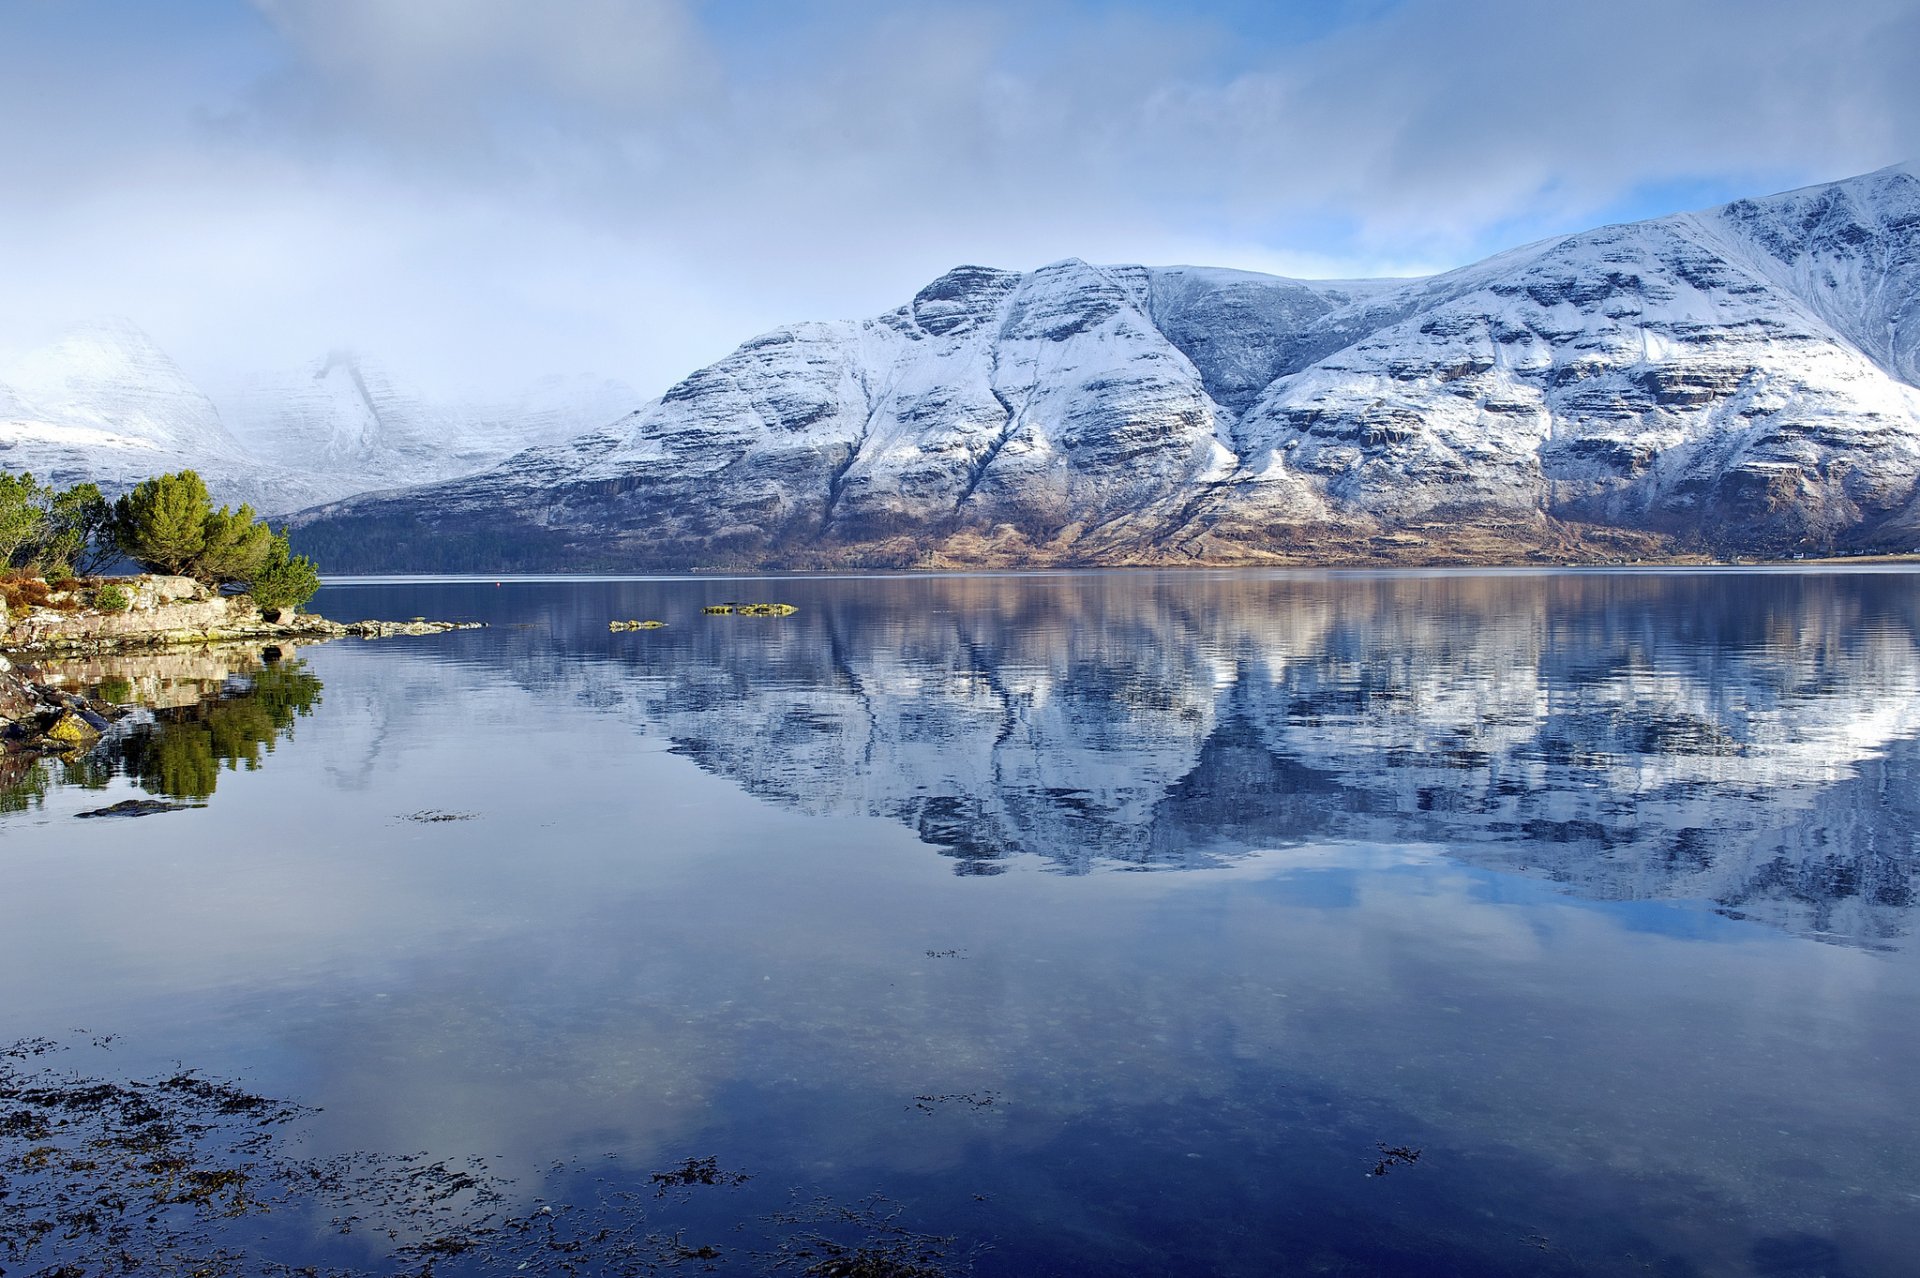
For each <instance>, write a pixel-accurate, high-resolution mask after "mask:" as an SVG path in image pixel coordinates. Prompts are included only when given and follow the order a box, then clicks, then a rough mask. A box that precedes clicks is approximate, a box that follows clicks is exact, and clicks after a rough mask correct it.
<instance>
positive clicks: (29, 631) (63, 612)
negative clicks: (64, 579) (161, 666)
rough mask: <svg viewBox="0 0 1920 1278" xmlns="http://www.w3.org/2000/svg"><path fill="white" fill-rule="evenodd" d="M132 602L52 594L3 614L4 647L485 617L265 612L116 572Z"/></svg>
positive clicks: (311, 633)
mask: <svg viewBox="0 0 1920 1278" xmlns="http://www.w3.org/2000/svg"><path fill="white" fill-rule="evenodd" d="M113 584H115V585H116V586H118V587H119V589H120V591H121V593H122V595H123V596H124V597H125V598H126V599H127V601H128V606H127V607H125V608H119V607H102V606H100V605H99V603H98V601H97V597H96V596H97V591H96V587H95V585H94V584H93V583H82V584H80V585H78V586H76V588H74V589H72V590H69V591H55V592H52V593H51V594H49V595H47V596H46V602H45V604H44V605H43V606H38V607H33V608H30V609H28V610H26V611H24V612H22V613H19V614H18V615H11V614H5V613H0V652H17V653H63V654H75V653H89V652H114V651H121V650H125V649H136V648H155V647H166V646H168V645H178V644H214V643H225V642H230V641H234V640H265V641H281V640H308V641H311V640H317V639H330V638H339V637H342V636H348V635H354V636H359V637H361V638H368V639H380V638H387V637H390V636H394V635H427V634H441V633H444V632H446V631H449V630H471V629H478V628H479V627H480V625H481V623H480V622H455V621H428V620H425V619H423V618H416V619H414V620H411V621H350V622H338V621H329V620H328V619H327V618H325V617H319V616H315V615H314V614H312V613H306V612H300V611H298V610H297V609H286V610H283V611H281V612H275V613H273V614H272V615H270V616H263V615H262V614H261V611H260V609H259V608H257V607H255V606H254V602H253V600H252V599H251V598H250V597H248V596H246V595H229V594H222V593H220V592H219V591H216V590H212V589H210V588H208V587H206V586H203V585H201V584H200V583H199V582H197V581H194V580H193V579H192V578H190V577H167V576H153V575H150V576H142V577H132V578H120V579H115V581H114V583H113Z"/></svg>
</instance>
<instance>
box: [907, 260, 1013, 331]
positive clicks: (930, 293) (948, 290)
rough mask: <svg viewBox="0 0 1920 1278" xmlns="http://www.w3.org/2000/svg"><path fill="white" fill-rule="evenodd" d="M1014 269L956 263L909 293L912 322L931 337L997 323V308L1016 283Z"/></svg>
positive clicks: (999, 309) (998, 309)
mask: <svg viewBox="0 0 1920 1278" xmlns="http://www.w3.org/2000/svg"><path fill="white" fill-rule="evenodd" d="M1020 279H1021V277H1020V274H1019V272H1017V271H999V270H995V269H993V268H992V267H988V266H956V267H954V268H953V269H952V270H951V271H948V272H947V273H946V274H945V275H942V276H941V277H940V278H939V279H937V280H935V281H934V282H933V283H931V284H929V285H927V286H926V287H925V288H923V289H921V290H920V291H919V292H918V293H915V294H914V295H913V303H912V307H911V312H912V315H913V322H914V323H915V324H917V325H919V326H920V328H921V330H922V331H923V332H926V333H930V334H932V335H933V336H935V337H952V336H957V335H961V334H966V333H971V332H973V331H974V330H976V329H978V328H980V327H981V326H982V325H986V324H993V325H996V326H997V325H998V323H999V319H1000V311H1001V308H1002V306H1003V305H1004V304H1005V303H1006V300H1007V298H1008V297H1009V296H1011V295H1012V293H1013V291H1014V289H1016V288H1018V287H1019V286H1020Z"/></svg>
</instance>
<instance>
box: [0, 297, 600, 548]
mask: <svg viewBox="0 0 1920 1278" xmlns="http://www.w3.org/2000/svg"><path fill="white" fill-rule="evenodd" d="M637 400H638V396H636V395H635V394H634V393H633V392H632V391H631V390H630V389H628V388H627V387H625V386H623V385H621V384H620V383H618V382H612V381H601V380H596V379H590V378H580V379H563V378H549V379H547V380H545V381H542V382H540V383H537V384H536V385H534V386H532V387H529V388H528V389H527V390H526V391H524V392H522V393H521V394H519V395H517V396H513V397H510V398H508V399H505V400H502V401H498V402H477V403H472V404H449V403H436V402H434V401H432V400H429V399H428V398H427V397H425V396H423V395H421V394H419V393H417V392H414V391H411V390H409V389H407V388H406V387H405V386H404V385H403V384H402V383H400V382H399V381H398V380H397V379H396V378H394V377H393V376H392V375H391V374H389V373H388V372H386V370H384V369H383V368H381V367H380V366H379V365H378V364H376V363H374V362H372V361H369V360H364V359H360V358H358V357H355V356H352V355H331V356H328V357H327V358H326V359H323V360H319V361H317V362H315V363H314V364H312V365H310V366H309V367H308V368H306V369H303V370H300V371H298V372H296V373H294V374H291V375H288V376H285V377H278V378H263V379H259V380H256V381H255V382H253V383H251V384H250V385H248V386H246V387H245V388H243V389H242V390H241V391H240V392H239V393H237V394H236V395H234V396H232V397H231V398H229V400H228V402H227V404H226V411H225V412H222V411H221V409H220V408H218V407H216V406H215V403H214V401H213V399H212V398H211V397H210V396H209V395H208V394H207V393H206V392H205V391H204V390H202V389H201V388H200V387H199V386H198V385H196V384H195V383H194V382H193V381H192V380H191V379H190V378H189V377H188V376H187V375H186V374H185V373H184V372H182V371H181V369H180V368H179V366H178V365H176V364H175V363H174V362H173V360H172V359H170V358H169V357H168V356H167V354H166V352H165V351H163V350H161V349H160V347H159V346H158V345H157V344H156V343H155V342H154V341H153V339H152V338H150V337H149V336H148V335H147V334H146V333H145V332H143V331H141V329H140V328H139V327H138V326H137V325H135V324H133V323H132V322H130V321H127V320H123V319H116V320H107V321H100V322H96V323H93V324H89V325H86V326H84V327H82V328H79V329H76V330H74V331H73V332H71V333H69V334H68V335H67V336H65V337H64V338H62V339H61V340H60V341H58V342H56V343H54V344H53V345H51V346H47V347H44V348H42V349H39V350H35V351H31V352H29V353H27V354H25V355H22V356H19V357H17V358H14V359H11V360H8V361H5V362H4V363H0V468H4V469H7V470H11V471H31V472H33V473H34V474H35V475H36V476H38V477H40V478H41V479H43V480H51V481H53V482H56V483H59V484H61V485H66V484H71V483H75V482H78V481H80V480H92V481H94V482H96V483H99V484H100V485H101V486H102V487H104V488H106V489H108V490H110V491H119V490H122V489H125V488H128V487H130V486H132V485H133V484H135V483H137V482H139V481H140V480H142V479H144V478H146V477H147V476H149V475H154V474H159V473H162V472H166V471H175V470H181V469H185V468H191V469H194V470H197V471H199V472H200V473H201V475H202V476H204V477H205V478H206V479H207V482H208V486H209V487H210V488H211V490H212V491H213V494H214V498H215V500H216V501H221V502H233V503H238V502H242V501H245V502H251V503H252V504H253V505H254V507H255V508H256V509H259V510H262V511H266V512H273V513H280V512H286V511H290V510H295V509H298V508H300V507H303V506H311V505H313V504H314V503H316V502H322V501H327V500H331V499H334V498H339V497H344V496H347V495H350V494H353V493H360V492H366V491H369V490H372V489H384V488H393V487H397V486H400V485H403V484H419V483H428V482H432V481H434V480H443V479H447V478H450V477H453V476H458V475H464V474H470V473H472V472H474V471H478V470H483V469H485V468H486V467H488V466H490V465H492V464H494V463H496V462H498V461H500V460H501V459H503V458H505V457H508V456H510V455H511V454H513V453H515V452H517V451H519V450H521V449H524V448H526V447H528V446H529V445H533V444H541V443H552V442H554V441H557V440H561V439H565V438H567V437H569V436H572V435H576V434H578V433H579V432H580V431H582V430H585V429H588V428H590V427H592V426H594V425H597V424H599V423H601V422H604V421H610V420H612V419H613V418H615V417H618V416H620V415H621V414H623V413H625V412H627V411H629V410H630V409H631V408H632V406H633V405H634V403H635V402H637Z"/></svg>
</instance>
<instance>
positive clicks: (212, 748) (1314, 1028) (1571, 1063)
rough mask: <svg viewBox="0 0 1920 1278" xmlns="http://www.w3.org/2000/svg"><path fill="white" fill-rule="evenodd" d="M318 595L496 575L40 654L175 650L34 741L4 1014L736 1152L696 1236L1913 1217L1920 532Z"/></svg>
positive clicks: (317, 1122)
mask: <svg viewBox="0 0 1920 1278" xmlns="http://www.w3.org/2000/svg"><path fill="white" fill-rule="evenodd" d="M763 598H764V599H777V600H784V601H790V602H792V603H794V604H796V605H798V606H799V609H800V611H799V612H798V613H797V614H796V615H794V616H792V617H787V618H778V619H775V618H748V617H707V616H702V615H701V613H700V609H701V607H702V606H703V605H706V604H709V603H716V602H720V601H724V600H748V599H763ZM314 607H315V608H316V609H317V610H319V611H322V612H324V613H326V614H328V615H330V616H335V617H342V618H348V617H362V616H368V617H393V618H402V619H404V618H406V617H409V616H414V615H426V616H436V617H450V618H477V619H483V620H485V621H487V622H488V623H489V628H488V629H486V630H482V631H475V632H465V633H455V634H448V635H442V636H436V637H431V638H422V639H393V640H387V641H382V642H378V643H365V642H360V641H352V640H349V641H342V642H336V643H332V644H326V645H321V646H316V647H311V648H305V649H301V650H300V651H298V652H297V653H289V654H287V655H286V656H285V657H284V658H283V659H282V660H281V661H280V662H279V663H277V664H275V665H270V666H264V667H263V666H260V665H258V664H257V662H255V661H254V659H253V657H252V655H251V654H244V653H243V654H238V655H225V656H205V655H198V654H171V655H169V656H166V657H159V658H153V659H149V660H148V661H146V662H144V663H142V662H120V663H115V664H114V665H113V666H111V667H109V666H107V665H100V666H96V667H81V668H77V669H75V670H73V671H70V672H69V673H68V675H67V676H66V677H68V678H69V679H71V680H72V681H75V682H83V683H89V684H91V685H93V686H100V685H101V684H102V683H103V682H105V683H106V684H107V685H108V687H109V690H118V691H123V692H125V693H128V694H131V693H141V694H144V695H146V696H147V697H149V698H154V697H158V698H159V699H160V700H161V701H162V703H163V707H162V708H161V709H160V710H158V711H156V712H155V715H154V719H155V722H153V723H152V724H149V725H147V726H144V727H139V728H136V729H133V730H131V731H128V730H123V731H122V732H120V733H119V734H117V736H116V739H114V740H112V741H110V742H109V745H108V746H107V747H106V748H104V749H103V750H101V751H99V752H97V753H96V756H95V757H94V758H93V759H92V760H91V761H90V762H89V764H88V765H87V766H86V767H83V768H79V769H70V770H55V769H48V770H44V771H42V772H37V773H35V774H34V775H32V776H27V777H21V776H11V777H9V778H7V782H8V788H7V789H6V791H5V796H4V802H0V808H5V809H7V810H5V811H4V812H3V813H0V873H4V879H3V880H0V881H3V882H4V883H5V888H4V891H0V1037H4V1038H8V1039H11V1038H20V1037H25V1036H29V1035H46V1036H49V1037H54V1038H60V1039H63V1040H64V1039H69V1038H71V1037H72V1036H73V1035H74V1034H75V1033H76V1032H77V1031H87V1032H90V1033H92V1034H100V1033H107V1032H111V1033H113V1034H116V1035H118V1036H119V1038H118V1039H117V1040H116V1041H115V1043H114V1045H113V1050H112V1052H111V1054H110V1055H111V1061H110V1065H111V1068H113V1069H116V1070H120V1071H124V1072H127V1073H130V1074H138V1073H140V1072H141V1071H153V1070H162V1069H165V1068H167V1067H168V1066H169V1064H170V1063H172V1062H182V1063H185V1064H188V1065H191V1066H193V1067H195V1068H198V1069H202V1070H206V1071H209V1072H211V1073H213V1074H216V1075H221V1076H227V1077H235V1078H242V1079H244V1080H246V1081H247V1083H248V1084H249V1085H250V1086H253V1087H256V1088H258V1089H260V1090H262V1091H265V1092H268V1093H270V1094H272V1095H275V1096H285V1097H292V1098H297V1099H299V1100H301V1101H303V1102H306V1103H309V1104H312V1105H316V1106H319V1107H321V1112H320V1113H319V1114H317V1115H315V1116H314V1117H313V1118H312V1120H311V1122H310V1123H309V1124H308V1125H307V1127H306V1128H305V1129H304V1134H303V1135H302V1136H301V1138H300V1139H301V1140H303V1141H304V1142H306V1143H307V1145H308V1147H310V1148H312V1149H314V1150H350V1149H351V1150H384V1151H394V1152H402V1151H405V1152H412V1151H428V1152H429V1153H431V1154H432V1155H433V1156H435V1157H441V1156H446V1157H464V1156H467V1155H485V1156H487V1157H488V1158H489V1159H490V1160H491V1164H492V1166H493V1167H494V1168H495V1169H496V1170H497V1171H500V1172H501V1173H503V1174H505V1175H506V1176H508V1177H510V1178H511V1179H512V1180H513V1182H514V1185H515V1188H514V1189H513V1190H512V1191H510V1194H511V1195H517V1196H518V1199H517V1202H516V1203H515V1204H510V1205H518V1206H522V1207H524V1206H526V1205H527V1204H530V1203H532V1202H533V1200H534V1198H535V1197H536V1196H544V1197H545V1198H546V1199H548V1200H549V1201H553V1202H561V1201H566V1200H577V1199H579V1198H580V1197H581V1196H582V1195H591V1194H599V1195H601V1196H602V1197H604V1195H605V1193H606V1192H607V1190H608V1187H610V1186H611V1187H620V1186H625V1187H628V1188H640V1189H645V1188H647V1187H648V1185H649V1183H650V1182H648V1176H649V1174H650V1173H653V1172H656V1171H658V1170H660V1169H661V1168H668V1167H673V1166H675V1165H678V1164H681V1163H682V1162H684V1160H686V1159H688V1158H707V1157H712V1158H714V1159H716V1160H717V1163H718V1165H719V1166H720V1167H722V1168H724V1169H727V1170H729V1171H732V1170H737V1171H739V1172H742V1173H746V1174H750V1175H751V1176H752V1180H751V1181H749V1182H747V1183H746V1184H744V1185H742V1186H737V1187H727V1186H718V1187H700V1188H699V1189H698V1191H697V1192H695V1191H689V1192H687V1193H686V1194H684V1195H682V1196H681V1197H680V1198H679V1199H665V1200H659V1203H660V1205H658V1206H655V1205H653V1204H654V1203H655V1201H656V1200H654V1199H652V1198H648V1199H647V1200H646V1202H647V1204H648V1205H647V1207H646V1210H648V1211H651V1212H654V1213H656V1218H657V1219H658V1220H659V1221H661V1222H668V1221H669V1220H670V1222H671V1224H672V1227H673V1228H674V1229H676V1230H684V1236H685V1241H686V1242H687V1243H688V1244H694V1243H700V1244H712V1246H713V1249H714V1251H715V1252H716V1255H714V1256H710V1257H705V1258H703V1259H702V1260H701V1261H700V1262H699V1263H700V1264H702V1265H707V1266H712V1267H715V1268H717V1269H718V1270H719V1271H721V1272H730V1273H753V1272H761V1271H763V1270H767V1269H769V1268H773V1267H775V1265H776V1263H777V1258H773V1259H770V1257H771V1256H773V1253H772V1252H769V1251H768V1250H767V1249H766V1248H767V1247H768V1246H775V1247H777V1245H778V1242H777V1239H775V1240H774V1242H773V1243H771V1244H769V1243H768V1242H767V1240H768V1239H770V1238H774V1235H775V1234H777V1232H778V1231H777V1229H775V1228H774V1227H773V1226H771V1225H769V1224H768V1223H767V1222H768V1221H770V1220H775V1219H777V1218H779V1213H780V1212H781V1211H782V1210H783V1209H785V1210H790V1209H791V1205H792V1204H794V1203H796V1202H810V1201H814V1200H816V1199H817V1198H819V1197H824V1198H825V1199H826V1200H828V1201H831V1202H836V1203H855V1202H861V1201H868V1202H872V1201H875V1200H872V1199H870V1198H869V1196H870V1195H874V1194H880V1195H884V1204H885V1206H884V1210H885V1213H887V1214H888V1215H889V1218H890V1219H891V1220H892V1221H893V1222H894V1227H895V1228H899V1229H911V1230H913V1231H916V1232H919V1233H925V1234H931V1235H942V1236H947V1237H950V1238H951V1239H953V1240H954V1241H953V1242H952V1243H951V1244H950V1245H948V1247H947V1250H946V1252H945V1255H946V1261H945V1262H943V1263H946V1264H948V1265H949V1266H951V1267H954V1268H966V1269H970V1270H971V1271H972V1272H975V1273H979V1274H988V1275H1028V1274H1046V1273H1057V1274H1215V1273H1217V1274H1236V1275H1239V1274H1245V1275H1254V1274H1274V1273H1294V1272H1300V1273H1336V1274H1375V1273H1378V1274H1414V1275H1427V1274H1435V1275H1438V1274H1457V1275H1481V1274H1618V1273H1651V1274H1662V1275H1696V1274H1697V1275H1746V1274H1778V1275H1815V1274H1819V1275H1829V1276H1838V1275H1908V1274H1912V1273H1914V1272H1916V1270H1920V1104H1916V1102H1917V1101H1920V1070H1917V1069H1916V1066H1917V1065H1920V967H1916V959H1915V952H1916V945H1915V941H1914V935H1915V925H1916V895H1915V892H1916V873H1920V575H1915V574H1911V573H1904V572H1863V573H1744V574H1734V573H1716V574H1710V575H1709V574H1694V575H1688V574H1666V573H1648V574H1632V573H1616V574H1604V573H1596V574H1578V575H1557V576H1555V575H1478V576H1473V575H1464V576H1449V575H1405V576H1354V577H1329V578H1303V577H1293V578H1288V577H1273V576H1208V575H1197V574H1196V575H1173V574H1169V575H1148V574H1109V575H1094V576H1044V577H1027V578H991V577H963V578H918V579H894V580H884V579H883V580H793V581H774V582H746V581H729V580H691V581H689V580H680V581H573V582H567V583H551V582H548V583H537V582H506V583H503V584H500V585H495V584H494V583H493V582H491V581H488V582H477V583H475V582H455V583H448V582H440V583H431V582H427V583H419V582H416V583H384V584H359V585H339V586H330V587H328V588H327V589H326V590H325V591H323V592H322V594H321V595H320V597H319V598H318V599H317V600H316V601H315V603H314ZM628 618H633V619H646V618H658V619H660V620H663V621H666V622H668V623H669V625H668V626H667V627H666V628H665V629H661V630H655V631H646V632H637V633H628V632H622V633H610V632H609V631H608V629H607V621H608V620H609V619H621V620H625V619H628ZM150 794H160V795H172V796H175V797H178V798H182V799H186V800H190V801H192V802H195V803H200V804H203V806H196V807H194V808H192V809H191V810H185V811H176V812H168V813H164V814H161V815H156V816H150V817H146V818H142V819H140V820H138V821H110V820H79V819H77V814H78V813H80V812H83V811H87V810H91V809H96V808H99V807H102V806H104V805H106V804H108V803H111V802H114V801H117V800H120V799H125V798H129V797H140V796H144V795H150ZM432 816H441V817H448V818H454V817H457V818H461V819H445V820H431V819H426V818H428V817H432ZM92 1067H93V1066H89V1068H92ZM1383 1149H1398V1150H1403V1151H1408V1152H1411V1151H1415V1150H1417V1151H1419V1157H1418V1160H1417V1161H1412V1162H1409V1161H1405V1160H1404V1159H1392V1160H1388V1159H1387V1158H1386V1155H1385V1154H1384V1153H1383ZM1383 1161H1384V1162H1385V1166H1384V1170H1385V1171H1386V1172H1387V1174H1385V1175H1370V1174H1369V1173H1371V1172H1375V1171H1376V1170H1380V1169H1381V1168H1382V1164H1383ZM607 1210H612V1209H607ZM672 1212H678V1213H679V1215H671V1213H672ZM322 1224H323V1222H320V1221H309V1222H304V1223H303V1222H301V1221H299V1220H297V1219H296V1220H292V1221H288V1220H281V1221H280V1222H279V1223H278V1224H277V1225H276V1228H277V1229H279V1230H280V1231H281V1232H280V1234H279V1235H278V1236H277V1237H278V1240H277V1241H276V1242H274V1243H272V1244H271V1245H272V1246H273V1247H277V1248H279V1249H280V1254H281V1256H282V1258H285V1259H292V1260H299V1259H302V1258H311V1257H313V1256H316V1255H321V1254H322V1253H324V1254H325V1255H326V1256H327V1257H330V1258H331V1259H332V1260H334V1261H335V1262H337V1263H341V1264H348V1263H356V1264H360V1263H363V1264H366V1265H369V1266H371V1267H373V1268H374V1269H375V1270H377V1268H378V1264H379V1261H380V1256H381V1252H380V1249H379V1246H377V1245H375V1244H374V1243H372V1242H363V1241H361V1240H360V1239H359V1238H357V1237H356V1238H354V1239H352V1240H348V1241H345V1242H343V1241H341V1240H339V1239H338V1238H336V1237H334V1236H333V1235H332V1234H331V1233H329V1232H328V1231H327V1230H326V1229H324V1228H322ZM303 1230H304V1231H305V1232H303ZM755 1239H758V1240H759V1241H758V1242H755V1241H753V1240H755ZM355 1247H359V1248H363V1249H364V1251H363V1252H359V1253H356V1252H354V1250H353V1249H354V1248H355ZM756 1247H758V1248H760V1250H757V1251H756V1250H755V1248H756ZM583 1263H588V1264H589V1267H587V1268H584V1269H582V1270H580V1272H587V1273H591V1272H597V1271H596V1270H595V1269H593V1268H592V1267H591V1266H590V1262H583ZM695 1267H698V1265H696V1266H695ZM794 1271H795V1272H799V1270H798V1269H795V1270H794ZM439 1272H442V1273H447V1274H452V1273H457V1272H461V1271H460V1270H459V1269H458V1268H457V1262H455V1267H449V1268H443V1269H442V1270H440V1271H439ZM609 1272H610V1270H609ZM623 1272H624V1271H623ZM819 1272H831V1271H826V1270H822V1271H819ZM901 1272H906V1271H904V1270H903V1271H901Z"/></svg>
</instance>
